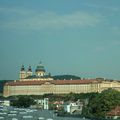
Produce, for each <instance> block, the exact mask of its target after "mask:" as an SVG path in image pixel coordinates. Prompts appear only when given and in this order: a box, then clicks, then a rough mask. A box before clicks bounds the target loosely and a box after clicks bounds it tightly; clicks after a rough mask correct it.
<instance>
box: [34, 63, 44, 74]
mask: <svg viewBox="0 0 120 120" xmlns="http://www.w3.org/2000/svg"><path fill="white" fill-rule="evenodd" d="M35 71H36V72H45V68H44V66H43V65H42V64H41V62H40V63H39V65H38V66H37V67H36V70H35Z"/></svg>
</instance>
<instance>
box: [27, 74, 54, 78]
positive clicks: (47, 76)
mask: <svg viewBox="0 0 120 120" xmlns="http://www.w3.org/2000/svg"><path fill="white" fill-rule="evenodd" d="M34 78H35V79H36V78H52V77H50V76H49V75H44V76H37V75H31V76H28V77H26V78H25V79H34Z"/></svg>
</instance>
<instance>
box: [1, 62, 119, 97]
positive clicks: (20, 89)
mask: <svg viewBox="0 0 120 120" xmlns="http://www.w3.org/2000/svg"><path fill="white" fill-rule="evenodd" d="M108 88H113V89H116V90H119V91H120V82H119V81H108V80H96V79H84V80H54V79H53V78H52V77H51V75H50V74H46V70H45V68H44V66H43V65H42V63H40V64H39V65H38V66H37V67H36V69H35V74H33V72H32V69H31V66H29V68H28V70H27V71H25V68H24V66H23V65H22V67H21V70H20V79H19V80H15V81H14V82H8V83H6V84H5V86H4V93H3V95H4V96H5V97H9V96H14V95H43V94H50V93H53V94H68V93H70V92H72V93H91V92H101V91H103V90H105V89H108Z"/></svg>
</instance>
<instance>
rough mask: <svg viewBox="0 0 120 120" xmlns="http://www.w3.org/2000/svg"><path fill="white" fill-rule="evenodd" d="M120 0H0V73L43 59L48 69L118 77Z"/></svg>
mask: <svg viewBox="0 0 120 120" xmlns="http://www.w3.org/2000/svg"><path fill="white" fill-rule="evenodd" d="M119 6H120V0H115V1H114V0H0V79H18V76H19V70H20V67H21V65H22V64H24V65H25V67H26V69H27V68H28V66H29V65H31V66H32V69H33V71H34V70H35V68H36V66H37V64H38V63H39V61H42V62H43V64H44V65H45V68H46V70H47V71H48V72H51V74H52V75H59V74H73V75H78V76H81V77H82V78H83V77H84V78H96V77H104V78H110V79H120V14H119V13H120V7H119Z"/></svg>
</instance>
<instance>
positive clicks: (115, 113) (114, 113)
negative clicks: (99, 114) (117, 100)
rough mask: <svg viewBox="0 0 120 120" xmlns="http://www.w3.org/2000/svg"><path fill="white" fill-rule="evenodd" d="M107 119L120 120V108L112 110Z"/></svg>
mask: <svg viewBox="0 0 120 120" xmlns="http://www.w3.org/2000/svg"><path fill="white" fill-rule="evenodd" d="M106 118H109V119H118V118H120V106H117V107H116V108H115V109H112V110H111V111H109V112H108V113H107V114H106Z"/></svg>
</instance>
